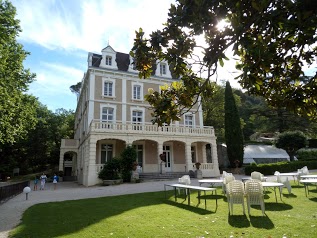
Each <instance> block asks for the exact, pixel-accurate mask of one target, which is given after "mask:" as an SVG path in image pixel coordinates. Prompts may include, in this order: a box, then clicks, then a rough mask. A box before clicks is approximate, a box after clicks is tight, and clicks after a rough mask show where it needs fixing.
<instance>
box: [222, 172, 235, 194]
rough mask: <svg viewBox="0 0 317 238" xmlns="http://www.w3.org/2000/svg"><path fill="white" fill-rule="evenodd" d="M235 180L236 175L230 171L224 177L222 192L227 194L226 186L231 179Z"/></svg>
mask: <svg viewBox="0 0 317 238" xmlns="http://www.w3.org/2000/svg"><path fill="white" fill-rule="evenodd" d="M233 180H235V177H234V176H233V175H232V174H231V173H230V174H227V175H226V176H225V177H224V178H223V183H222V192H223V194H226V190H227V189H226V186H227V184H228V183H230V182H231V181H233Z"/></svg>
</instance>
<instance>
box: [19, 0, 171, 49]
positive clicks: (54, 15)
mask: <svg viewBox="0 0 317 238" xmlns="http://www.w3.org/2000/svg"><path fill="white" fill-rule="evenodd" d="M171 2H173V1H172V0H160V1H148V0H143V1H142V0H140V1H135V0H125V1H124V0H107V1H101V0H95V1H91V0H81V1H69V0H67V1H63V0H45V1H38V0H28V1H18V0H14V1H13V4H14V5H15V6H16V7H17V13H18V16H17V18H18V19H20V20H21V23H20V24H21V27H22V29H23V32H22V33H21V35H20V40H21V41H25V42H28V43H35V44H38V45H41V46H43V47H45V48H48V49H51V50H52V49H63V50H66V51H72V50H78V49H79V50H85V51H98V52H99V51H100V50H101V49H102V48H104V47H105V46H107V43H108V40H109V41H110V44H111V46H113V48H114V49H115V50H117V51H123V52H126V53H127V52H128V51H129V50H130V49H131V47H132V44H133V39H134V31H135V30H137V29H138V28H139V27H142V28H144V29H145V30H146V31H148V33H150V32H151V31H152V30H155V29H157V28H161V27H162V23H164V22H165V21H166V19H167V12H168V9H169V6H170V3H171ZM117 48H118V49H117Z"/></svg>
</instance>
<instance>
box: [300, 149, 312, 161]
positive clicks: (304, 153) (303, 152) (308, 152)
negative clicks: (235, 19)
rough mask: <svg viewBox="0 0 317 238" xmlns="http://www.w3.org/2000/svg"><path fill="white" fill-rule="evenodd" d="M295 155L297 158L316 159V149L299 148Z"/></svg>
mask: <svg viewBox="0 0 317 238" xmlns="http://www.w3.org/2000/svg"><path fill="white" fill-rule="evenodd" d="M296 157H297V159H298V160H317V149H300V150H298V151H297V156H296Z"/></svg>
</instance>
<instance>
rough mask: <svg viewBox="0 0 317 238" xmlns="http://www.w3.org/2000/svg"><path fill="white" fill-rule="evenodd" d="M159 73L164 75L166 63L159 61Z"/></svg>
mask: <svg viewBox="0 0 317 238" xmlns="http://www.w3.org/2000/svg"><path fill="white" fill-rule="evenodd" d="M160 75H166V64H165V63H160Z"/></svg>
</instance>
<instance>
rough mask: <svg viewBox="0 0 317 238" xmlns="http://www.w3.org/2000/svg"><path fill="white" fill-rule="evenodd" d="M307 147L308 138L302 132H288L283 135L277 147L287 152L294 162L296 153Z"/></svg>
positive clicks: (279, 137) (276, 144) (279, 138)
mask: <svg viewBox="0 0 317 238" xmlns="http://www.w3.org/2000/svg"><path fill="white" fill-rule="evenodd" d="M306 145H307V138H306V136H305V134H304V133H303V132H301V131H286V132H283V133H281V134H280V135H279V136H278V138H277V141H276V143H275V146H276V147H277V148H281V149H284V150H286V152H287V154H288V155H289V157H290V160H291V161H293V160H294V156H295V154H296V151H298V150H299V149H301V148H304V147H305V146H306Z"/></svg>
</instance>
